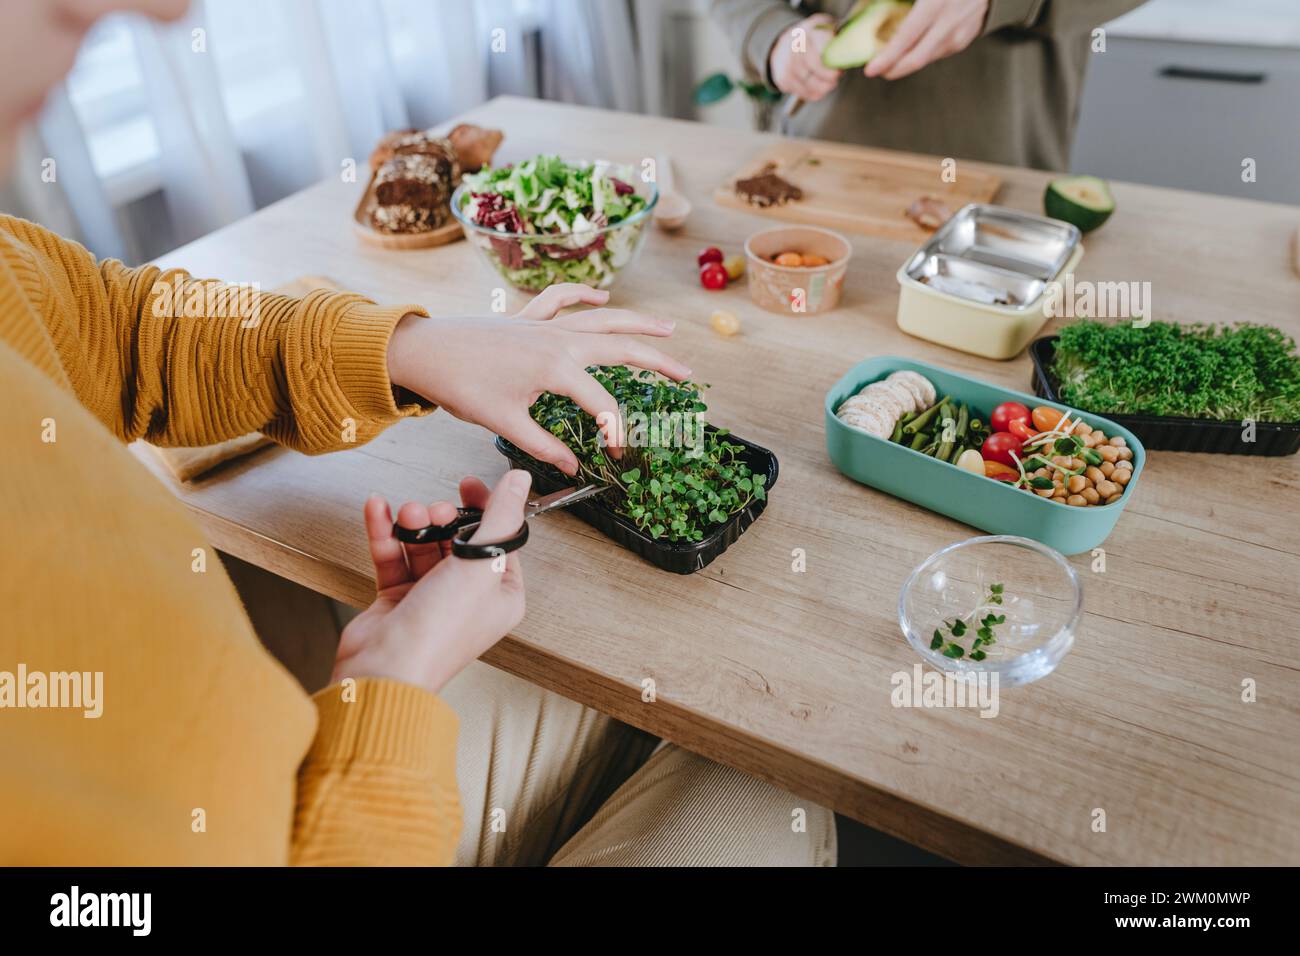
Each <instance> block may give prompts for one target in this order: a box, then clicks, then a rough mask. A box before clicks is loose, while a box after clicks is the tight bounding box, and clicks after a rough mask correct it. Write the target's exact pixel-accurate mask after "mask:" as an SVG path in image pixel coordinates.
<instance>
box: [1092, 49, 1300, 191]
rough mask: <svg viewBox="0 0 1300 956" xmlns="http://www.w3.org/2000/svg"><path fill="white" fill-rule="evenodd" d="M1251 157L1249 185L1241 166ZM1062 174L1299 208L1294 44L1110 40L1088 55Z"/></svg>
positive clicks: (1299, 104)
mask: <svg viewBox="0 0 1300 956" xmlns="http://www.w3.org/2000/svg"><path fill="white" fill-rule="evenodd" d="M1246 159H1253V160H1254V161H1255V182H1244V181H1243V180H1242V163H1243V161H1245V160H1246ZM1070 165H1071V170H1072V171H1073V172H1078V173H1091V174H1093V175H1097V176H1102V177H1105V178H1108V179H1120V180H1129V181H1132V182H1139V183H1152V184H1155V185H1158V186H1172V187H1178V188H1182V189H1195V190H1200V191H1203V192H1213V193H1222V194H1225V195H1231V196H1242V197H1245V198H1248V199H1261V200H1268V201H1272V202H1286V203H1294V204H1297V205H1300V50H1296V49H1290V48H1283V47H1265V46H1227V45H1218V44H1208V43H1189V42H1182V41H1172V40H1160V39H1150V38H1130V37H1121V36H1115V35H1114V34H1113V32H1112V34H1111V36H1109V37H1108V40H1107V49H1106V51H1105V52H1104V53H1094V54H1092V62H1091V64H1090V69H1089V71H1088V81H1087V85H1086V86H1085V88H1084V95H1083V104H1082V107H1081V110H1080V116H1079V125H1078V130H1077V133H1076V136H1075V141H1074V151H1073V154H1072V157H1071V164H1070Z"/></svg>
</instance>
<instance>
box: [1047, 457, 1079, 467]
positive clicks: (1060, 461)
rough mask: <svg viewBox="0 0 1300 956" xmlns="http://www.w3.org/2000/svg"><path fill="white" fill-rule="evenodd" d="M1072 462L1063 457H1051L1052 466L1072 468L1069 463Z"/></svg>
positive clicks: (1070, 459)
mask: <svg viewBox="0 0 1300 956" xmlns="http://www.w3.org/2000/svg"><path fill="white" fill-rule="evenodd" d="M1072 461H1074V459H1073V458H1067V457H1066V456H1064V455H1053V456H1052V464H1053V465H1060V466H1061V467H1062V468H1070V467H1072V466H1071V465H1070V462H1072Z"/></svg>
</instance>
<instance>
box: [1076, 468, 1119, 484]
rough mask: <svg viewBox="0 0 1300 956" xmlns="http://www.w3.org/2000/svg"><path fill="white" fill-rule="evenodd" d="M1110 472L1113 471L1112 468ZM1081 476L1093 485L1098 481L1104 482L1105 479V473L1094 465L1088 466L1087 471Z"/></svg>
mask: <svg viewBox="0 0 1300 956" xmlns="http://www.w3.org/2000/svg"><path fill="white" fill-rule="evenodd" d="M1111 470H1112V471H1113V470H1114V467H1113V466H1112V468H1111ZM1083 474H1084V477H1085V478H1087V479H1088V480H1089V481H1091V482H1092V483H1093V484H1094V485H1095V484H1096V483H1097V482H1099V481H1104V480H1105V478H1106V473H1105V472H1104V471H1102V470H1101V469H1100V468H1098V467H1097V466H1096V465H1089V466H1088V470H1087V471H1085V472H1084V473H1083Z"/></svg>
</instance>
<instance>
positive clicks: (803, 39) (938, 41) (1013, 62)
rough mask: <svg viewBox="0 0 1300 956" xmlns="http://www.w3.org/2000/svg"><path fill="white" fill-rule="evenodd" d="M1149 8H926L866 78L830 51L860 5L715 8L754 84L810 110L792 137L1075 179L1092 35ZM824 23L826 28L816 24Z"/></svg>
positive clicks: (1122, 1) (720, 4)
mask: <svg viewBox="0 0 1300 956" xmlns="http://www.w3.org/2000/svg"><path fill="white" fill-rule="evenodd" d="M1141 2H1142V0H1087V2H1085V0H1070V2H1066V0H917V2H916V4H915V5H914V6H913V8H912V11H911V12H910V13H909V14H907V16H906V17H905V18H904V19H903V21H902V22H901V23H900V24H899V26H898V28H897V31H896V32H895V33H894V35H893V36H892V37H891V38H890V40H889V42H888V43H887V44H886V46H885V48H884V49H883V50H881V51H880V53H879V54H878V55H877V56H875V57H874V58H873V59H872V60H871V62H869V63H868V64H867V66H866V67H865V68H864V69H862V70H847V71H844V72H843V73H841V72H839V71H836V70H832V69H830V68H829V67H827V66H825V65H824V64H823V63H822V60H821V51H822V50H823V49H824V48H825V46H826V44H827V43H828V42H829V40H830V38H831V36H832V31H831V30H829V29H826V28H825V25H826V24H837V23H839V21H840V19H841V18H842V17H843V16H844V15H845V14H846V13H847V12H848V11H849V10H850V9H851V8H852V7H853V0H826V2H820V3H799V4H788V3H783V2H780V0H713V16H714V19H715V20H717V21H718V22H719V23H720V24H721V25H722V27H723V29H724V30H725V31H726V32H727V34H728V36H729V37H730V38H731V41H732V44H733V45H734V47H735V48H736V50H737V53H738V54H739V56H740V60H741V64H742V66H743V68H744V71H745V73H746V76H747V79H749V80H750V81H752V82H762V83H764V84H766V85H767V86H768V87H770V88H772V89H776V90H779V91H780V92H782V93H785V94H788V95H789V96H791V97H798V98H800V99H803V100H805V101H807V102H806V104H805V105H804V106H803V107H802V108H800V109H799V110H797V111H795V112H794V114H793V115H792V116H787V117H786V118H785V119H784V126H783V130H782V131H783V132H785V133H788V134H790V135H795V136H809V137H815V138H818V139H833V140H840V141H843V142H850V143H862V144H866V145H870V146H882V147H886V148H889V149H901V150H909V151H912V152H918V153H932V154H936V155H940V156H953V157H958V158H966V159H978V160H985V161H987V162H996V163H1006V164H1008V165H1013V166H1033V167H1037V168H1039V169H1051V170H1065V169H1066V168H1067V167H1068V165H1069V159H1070V143H1071V140H1072V138H1073V136H1074V127H1075V122H1076V120H1077V119H1078V113H1079V101H1080V97H1081V94H1082V91H1083V81H1084V75H1085V73H1086V71H1087V68H1088V61H1089V58H1090V57H1091V56H1095V55H1104V54H1095V53H1093V52H1092V50H1093V38H1092V31H1093V30H1094V29H1095V28H1096V27H1098V26H1100V25H1101V24H1103V23H1105V22H1107V21H1109V20H1113V19H1114V18H1116V17H1118V16H1120V15H1121V14H1123V13H1126V12H1127V11H1129V10H1132V9H1133V8H1134V7H1137V6H1139V5H1140V4H1141ZM819 24H822V25H823V26H822V28H821V29H817V26H818V25H819Z"/></svg>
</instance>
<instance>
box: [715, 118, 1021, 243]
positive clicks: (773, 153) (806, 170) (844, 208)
mask: <svg viewBox="0 0 1300 956" xmlns="http://www.w3.org/2000/svg"><path fill="white" fill-rule="evenodd" d="M942 162H943V161H942V160H941V159H939V158H938V157H934V156H920V155H917V154H914V153H898V152H894V151H893V150H885V149H871V148H869V147H865V146H848V145H844V144H839V143H823V142H813V141H785V142H780V143H773V144H772V145H770V146H768V147H766V148H765V149H763V150H762V151H761V152H760V153H758V155H756V156H754V157H753V159H751V160H750V161H749V162H748V163H746V164H745V165H744V166H743V167H742V168H741V169H739V170H737V172H736V174H735V175H734V176H732V177H731V178H730V179H728V180H727V181H726V182H724V183H723V184H722V185H721V186H719V187H718V188H717V190H716V191H715V192H714V194H713V198H714V200H715V201H716V202H718V203H719V204H721V205H723V206H731V207H733V208H737V209H746V210H749V211H750V212H754V213H758V214H760V215H766V216H772V217H773V218H776V219H784V220H786V221H789V222H802V223H811V224H813V225H818V226H826V227H828V228H831V229H842V230H845V231H847V232H860V233H864V234H866V235H870V236H884V237H886V238H889V239H899V240H905V241H908V242H915V243H917V244H920V243H921V242H924V241H925V240H926V239H927V238H929V236H930V231H929V230H927V229H923V228H921V227H920V226H918V225H917V224H916V223H914V222H913V221H912V220H911V219H909V218H907V215H906V212H907V207H908V206H910V205H911V204H912V203H913V202H914V201H915V200H917V199H919V198H921V197H922V196H933V197H935V198H936V199H939V200H942V201H943V202H944V203H945V204H946V205H947V206H948V208H949V209H951V210H952V211H953V212H956V211H957V210H958V209H960V208H961V207H962V206H964V205H966V204H967V203H971V202H991V201H992V199H993V197H994V196H996V195H997V192H998V189H1000V188H1001V186H1002V179H1001V178H1000V177H998V176H996V175H994V174H992V173H989V172H985V171H983V170H976V169H972V168H970V166H969V165H968V164H963V163H962V162H961V161H960V160H958V161H957V165H956V181H955V182H944V179H943V167H942V165H941V163H942ZM769 163H770V164H773V165H775V167H776V168H775V170H774V172H775V173H776V174H777V175H778V176H780V177H781V178H783V179H786V180H788V181H789V182H791V183H793V184H794V185H796V186H798V187H799V188H800V189H802V190H803V198H802V199H799V200H796V201H793V202H788V203H786V204H785V205H782V206H769V207H768V208H766V209H761V208H759V207H757V206H753V205H751V204H750V203H748V202H747V201H745V200H744V199H742V198H741V197H740V196H738V195H736V188H735V187H736V180H738V179H745V178H748V177H750V176H755V175H757V174H758V173H760V172H761V171H762V170H763V168H764V167H765V166H767V165H768V164H769Z"/></svg>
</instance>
